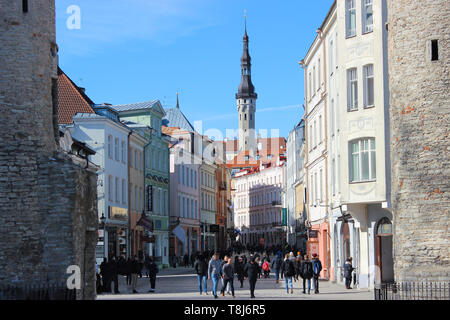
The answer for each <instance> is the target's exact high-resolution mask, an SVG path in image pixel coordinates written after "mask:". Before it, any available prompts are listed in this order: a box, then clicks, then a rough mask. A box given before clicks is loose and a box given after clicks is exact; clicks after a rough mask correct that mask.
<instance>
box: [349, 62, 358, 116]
mask: <svg viewBox="0 0 450 320" xmlns="http://www.w3.org/2000/svg"><path fill="white" fill-rule="evenodd" d="M347 109H348V111H352V110H358V80H357V75H356V68H352V69H348V70H347Z"/></svg>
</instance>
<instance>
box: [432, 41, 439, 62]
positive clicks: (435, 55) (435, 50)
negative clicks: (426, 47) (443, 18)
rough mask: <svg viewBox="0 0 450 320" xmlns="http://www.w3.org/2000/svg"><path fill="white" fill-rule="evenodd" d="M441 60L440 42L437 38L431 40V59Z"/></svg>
mask: <svg viewBox="0 0 450 320" xmlns="http://www.w3.org/2000/svg"><path fill="white" fill-rule="evenodd" d="M437 60H439V43H438V41H437V40H431V61H437Z"/></svg>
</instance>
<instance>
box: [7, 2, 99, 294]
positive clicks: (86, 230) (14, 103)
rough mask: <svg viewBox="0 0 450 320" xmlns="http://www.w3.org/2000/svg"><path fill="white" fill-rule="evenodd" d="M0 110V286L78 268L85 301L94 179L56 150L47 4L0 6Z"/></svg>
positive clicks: (90, 290) (91, 260) (50, 5)
mask: <svg viewBox="0 0 450 320" xmlns="http://www.w3.org/2000/svg"><path fill="white" fill-rule="evenodd" d="M26 4H27V6H24V5H26ZM0 111H1V116H0V235H1V241H0V285H2V284H13V285H17V286H21V285H24V284H35V283H39V284H42V283H46V282H52V281H64V282H65V280H66V279H67V277H68V276H69V275H68V274H66V270H67V267H68V266H70V265H78V266H79V267H80V269H81V284H82V289H81V290H77V298H78V299H93V298H94V297H95V245H96V242H97V236H98V232H97V229H98V216H97V191H96V190H97V175H96V174H95V173H94V172H89V171H86V170H84V169H83V168H82V167H79V166H77V165H75V164H74V163H73V162H72V160H71V159H70V158H69V157H68V156H67V155H66V154H64V153H63V152H62V151H61V150H59V147H58V144H57V137H58V134H57V133H58V131H57V128H58V127H57V46H56V40H55V2H54V0H33V1H22V0H0Z"/></svg>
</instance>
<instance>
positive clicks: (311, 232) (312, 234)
mask: <svg viewBox="0 0 450 320" xmlns="http://www.w3.org/2000/svg"><path fill="white" fill-rule="evenodd" d="M309 237H310V238H317V237H318V232H317V230H309Z"/></svg>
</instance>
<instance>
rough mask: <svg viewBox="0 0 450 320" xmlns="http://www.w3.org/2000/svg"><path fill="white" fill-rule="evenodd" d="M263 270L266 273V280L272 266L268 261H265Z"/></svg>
mask: <svg viewBox="0 0 450 320" xmlns="http://www.w3.org/2000/svg"><path fill="white" fill-rule="evenodd" d="M262 269H263V273H264V278H269V274H270V264H269V262H268V261H267V260H266V261H264V263H263V265H262Z"/></svg>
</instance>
